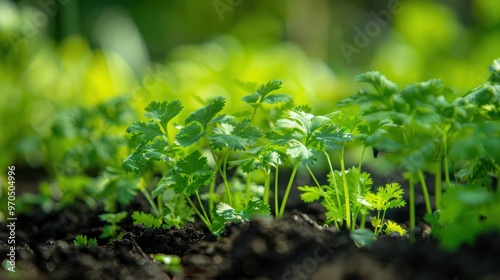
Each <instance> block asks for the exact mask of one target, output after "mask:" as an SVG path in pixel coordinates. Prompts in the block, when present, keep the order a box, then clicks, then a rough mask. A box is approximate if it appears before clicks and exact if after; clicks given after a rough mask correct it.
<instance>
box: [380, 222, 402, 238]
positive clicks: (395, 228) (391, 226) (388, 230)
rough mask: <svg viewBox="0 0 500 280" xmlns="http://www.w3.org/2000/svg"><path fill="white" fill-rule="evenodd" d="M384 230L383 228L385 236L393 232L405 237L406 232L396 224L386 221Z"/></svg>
mask: <svg viewBox="0 0 500 280" xmlns="http://www.w3.org/2000/svg"><path fill="white" fill-rule="evenodd" d="M385 225H386V228H385V230H384V231H385V234H391V233H393V232H397V233H399V235H400V236H405V235H406V230H405V229H404V228H403V227H401V226H400V225H398V224H397V223H395V222H393V221H391V220H388V221H387V222H386V223H385Z"/></svg>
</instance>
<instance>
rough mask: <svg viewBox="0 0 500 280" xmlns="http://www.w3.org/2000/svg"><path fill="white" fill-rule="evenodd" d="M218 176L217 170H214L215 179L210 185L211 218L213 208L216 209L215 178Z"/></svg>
mask: <svg viewBox="0 0 500 280" xmlns="http://www.w3.org/2000/svg"><path fill="white" fill-rule="evenodd" d="M216 177H217V170H215V171H214V179H213V180H211V181H210V185H209V186H208V214H209V215H210V218H212V215H213V210H214V206H215V205H214V199H213V197H214V195H215V183H216V182H215V178H216Z"/></svg>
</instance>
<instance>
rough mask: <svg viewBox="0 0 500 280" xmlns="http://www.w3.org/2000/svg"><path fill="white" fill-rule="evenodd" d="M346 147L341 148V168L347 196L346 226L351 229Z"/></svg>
mask: <svg viewBox="0 0 500 280" xmlns="http://www.w3.org/2000/svg"><path fill="white" fill-rule="evenodd" d="M344 147H345V144H344V145H343V146H342V150H340V170H341V172H342V183H343V184H344V197H345V213H346V227H347V228H348V229H350V230H352V229H351V219H352V217H351V205H350V202H349V186H348V185H347V175H346V173H345V164H344Z"/></svg>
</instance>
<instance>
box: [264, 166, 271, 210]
mask: <svg viewBox="0 0 500 280" xmlns="http://www.w3.org/2000/svg"><path fill="white" fill-rule="evenodd" d="M265 172H266V177H265V178H264V203H266V204H269V193H270V190H269V188H270V185H271V168H270V167H269V166H268V167H267V168H266V170H265Z"/></svg>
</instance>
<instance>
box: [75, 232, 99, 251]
mask: <svg viewBox="0 0 500 280" xmlns="http://www.w3.org/2000/svg"><path fill="white" fill-rule="evenodd" d="M73 244H75V246H76V247H80V248H92V247H97V239H96V238H90V239H87V236H86V235H77V236H76V237H75V240H74V241H73Z"/></svg>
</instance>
